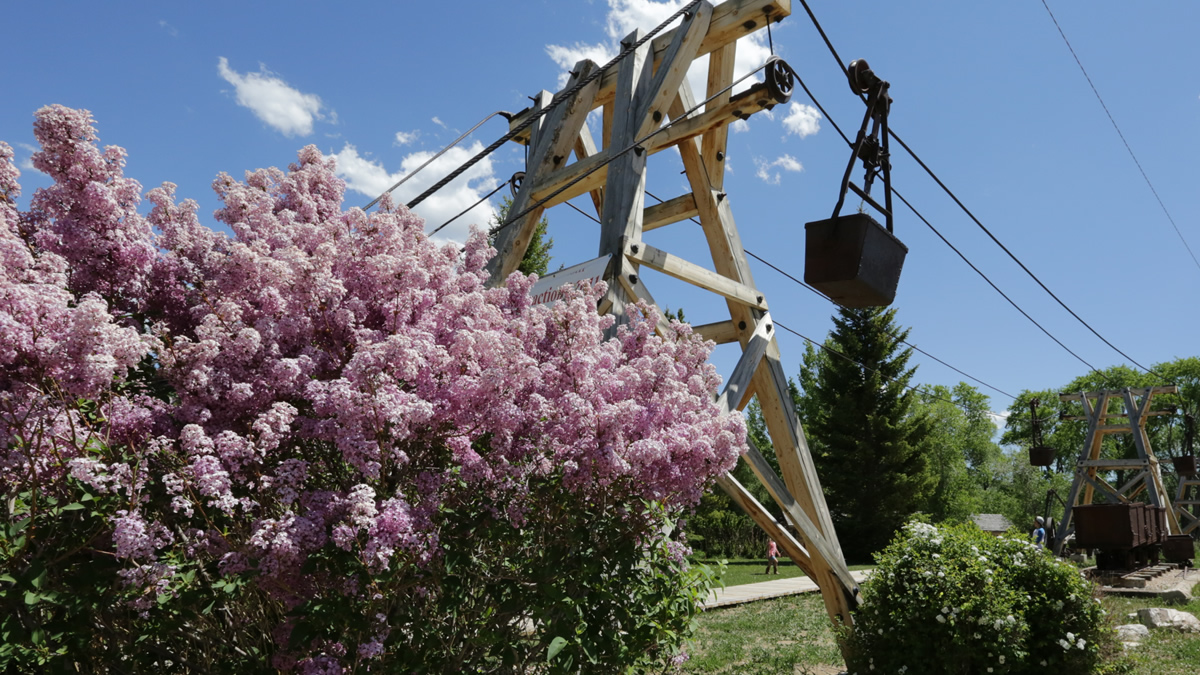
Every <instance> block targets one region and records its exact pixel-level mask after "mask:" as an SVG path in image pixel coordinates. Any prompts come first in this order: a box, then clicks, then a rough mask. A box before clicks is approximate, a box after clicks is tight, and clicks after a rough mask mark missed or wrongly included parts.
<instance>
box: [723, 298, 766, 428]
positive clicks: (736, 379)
mask: <svg viewBox="0 0 1200 675" xmlns="http://www.w3.org/2000/svg"><path fill="white" fill-rule="evenodd" d="M771 331H772V323H771V315H770V314H766V315H763V318H762V320H760V321H759V322H758V326H757V327H755V329H754V334H753V335H751V336H750V342H749V343H748V344H747V345H746V347H745V349H743V350H742V357H741V358H740V359H738V362H737V364H736V365H735V366H734V367H733V372H732V373H730V375H729V379H728V380H726V382H725V390H724V391H722V392H721V395H720V396H718V397H717V405H718V406H720V407H721V411H722V412H724V413H731V412H733V411H735V410H739V409H741V407H742V402H743V401H744V400H746V398H747V396H746V390H747V389H748V388H749V386H750V379H751V378H753V377H754V372H755V371H756V370H758V363H759V361H762V357H763V355H764V354H766V353H767V345H769V344H770V343H771V337H772V335H771Z"/></svg>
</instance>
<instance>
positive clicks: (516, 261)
mask: <svg viewBox="0 0 1200 675" xmlns="http://www.w3.org/2000/svg"><path fill="white" fill-rule="evenodd" d="M598 67H599V66H597V65H596V64H595V63H593V62H592V61H588V60H586V59H585V60H583V61H580V62H579V63H577V64H575V71H574V72H575V75H573V76H572V78H571V79H572V81H573V82H579V81H581V80H583V79H585V78H586V77H587V76H588V75H589V74H591V73H592V72H593V71H594V70H595V69H596V68H598ZM598 89H599V85H598V83H596V82H593V83H592V84H590V85H588V86H586V87H584V88H583V89H580V90H579V92H578V93H577V94H576V95H575V96H574V97H573V98H572V99H571V100H570V101H567V102H566V103H564V104H563V105H560V106H558V107H556V108H554V109H553V110H551V111H550V112H549V113H548V114H547V115H546V116H545V117H544V118H542V121H541V127H540V131H539V132H538V133H537V134H536V135H535V136H534V143H533V147H532V151H531V152H530V155H529V171H527V172H526V175H525V181H524V182H523V183H522V184H521V189H520V190H518V192H517V196H516V198H514V199H513V203H512V206H511V207H509V214H510V217H511V216H515V215H517V214H519V213H521V212H522V211H525V210H526V209H527V208H529V207H530V206H534V208H532V209H531V210H530V211H529V213H527V214H526V215H524V216H523V217H521V218H520V219H518V220H516V221H514V222H512V223H511V224H510V225H508V226H506V227H505V228H504V229H503V230H500V232H499V233H498V234H497V235H496V243H495V246H496V256H495V257H493V258H492V260H491V261H490V262H489V263H488V272H489V283H490V284H492V285H496V284H498V283H500V282H502V281H503V280H504V279H507V278H508V275H510V274H512V273H513V272H514V271H516V269H517V267H518V266H520V264H521V259H522V258H523V257H524V256H525V251H526V250H527V249H528V248H529V242H530V240H531V239H532V238H533V233H534V230H536V229H537V224H538V221H539V220H541V218H542V213H543V211H544V210H545V208H546V206H545V205H544V204H537V201H536V200H534V199H531V195H532V194H533V183H534V181H536V179H537V177H538V176H539V175H541V174H542V173H545V172H549V171H553V170H554V169H556V168H558V167H559V166H565V165H566V158H567V157H568V156H569V155H570V153H571V149H572V148H573V147H574V145H575V141H576V139H578V138H579V132H580V130H581V129H582V128H583V127H584V124H585V123H586V122H587V115H588V111H589V110H591V107H592V106H591V104H592V101H593V99H595V97H596V91H597V90H598ZM547 95H548V93H547V92H542V94H541V95H540V96H539V101H538V103H539V106H541V107H544V106H546V105H548V104H549V99H548V98H547Z"/></svg>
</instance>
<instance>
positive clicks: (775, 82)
mask: <svg viewBox="0 0 1200 675" xmlns="http://www.w3.org/2000/svg"><path fill="white" fill-rule="evenodd" d="M764 72H765V78H766V81H767V91H768V92H770V93H771V97H772V98H774V99H775V100H776V101H777V102H779V103H787V102H788V101H789V100H791V98H792V90H794V89H795V88H796V71H794V70H792V67H791V66H789V65H788V63H787V61H784V60H783V59H781V58H779V57H778V56H772V57H771V58H769V59H767V65H766V67H765V68H764Z"/></svg>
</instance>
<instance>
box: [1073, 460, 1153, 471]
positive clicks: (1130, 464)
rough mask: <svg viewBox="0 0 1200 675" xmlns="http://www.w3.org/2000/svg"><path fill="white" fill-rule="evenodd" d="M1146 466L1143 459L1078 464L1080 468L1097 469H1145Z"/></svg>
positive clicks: (1093, 461) (1090, 461)
mask: <svg viewBox="0 0 1200 675" xmlns="http://www.w3.org/2000/svg"><path fill="white" fill-rule="evenodd" d="M1146 464H1147V463H1146V460H1144V459H1089V460H1086V461H1084V462H1080V463H1079V465H1080V466H1087V467H1095V468H1097V469H1133V468H1137V467H1145V466H1146Z"/></svg>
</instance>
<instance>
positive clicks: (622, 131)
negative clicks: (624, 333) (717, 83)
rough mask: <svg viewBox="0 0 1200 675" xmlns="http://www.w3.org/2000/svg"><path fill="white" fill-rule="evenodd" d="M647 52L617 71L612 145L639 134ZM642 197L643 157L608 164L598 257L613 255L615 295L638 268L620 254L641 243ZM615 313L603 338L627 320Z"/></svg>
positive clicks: (636, 35)
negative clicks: (630, 243)
mask: <svg viewBox="0 0 1200 675" xmlns="http://www.w3.org/2000/svg"><path fill="white" fill-rule="evenodd" d="M641 35H642V31H641V30H635V31H634V32H633V33H631V34H629V35H628V36H627V37H626V38H625V40H624V41H623V44H631V43H633V42H637V41H638V40H639V39H640V38H641ZM648 53H649V45H643V46H642V47H640V48H638V49H636V50H635V51H634V52H633V53H631V54H630V55H629V56H628V57H626V58H625V59H624V60H622V61H621V63H620V66H619V68H618V75H619V79H618V82H617V97H616V100H615V102H614V109H613V114H612V119H613V122H612V142H613V144H614V145H618V146H621V147H625V146H627V145H628V144H629V143H630V142H631V141H632V139H633V135H634V134H635V133H636V131H637V125H638V117H637V115H638V104H637V101H638V99H639V97H640V96H642V95H643V94H644V93H645V92H646V91H647V88H648V86H649V84H650V83H649V82H648V78H649V74H650V66H651V63H650V61H648V60H647V55H648ZM597 156H599V155H597ZM645 194H646V153H637V152H627V153H624V154H622V155H619V156H617V157H616V159H614V160H613V161H612V163H611V164H609V171H608V175H607V177H606V182H605V190H604V211H603V212H602V214H601V216H600V255H605V254H609V253H611V254H613V256H614V260H613V266H612V269H611V270H610V274H611V275H612V276H611V277H610V278H615V279H616V280H617V283H615V284H611V285H613V286H615V288H613V289H612V290H613V291H614V296H615V297H620V296H622V295H624V294H625V289H624V282H623V280H624V279H626V278H627V277H628V276H629V275H636V274H638V270H637V267H636V266H635V265H631V264H630V263H629V262H628V261H627V260H626V258H625V256H624V255H622V253H623V251H624V248H625V242H626V241H629V240H632V239H641V235H642V215H643V213H644V211H645V206H644V200H645ZM620 299H621V300H626V298H620ZM613 315H614V316H615V317H616V323H614V324H613V325H612V326H611V327H610V328H609V329H608V330H607V331H606V334H605V337H612V336H613V335H615V334H616V331H617V328H618V327H619V326H620V325H621V324H623V323H625V322H627V321H628V318H627V317H626V316H625V313H624V312H621V313H617V312H616V311H615V308H614V313H613Z"/></svg>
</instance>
